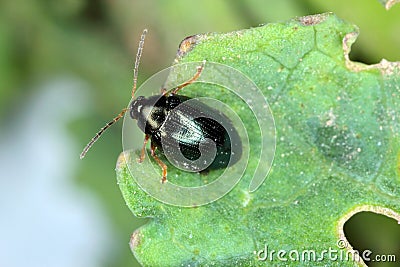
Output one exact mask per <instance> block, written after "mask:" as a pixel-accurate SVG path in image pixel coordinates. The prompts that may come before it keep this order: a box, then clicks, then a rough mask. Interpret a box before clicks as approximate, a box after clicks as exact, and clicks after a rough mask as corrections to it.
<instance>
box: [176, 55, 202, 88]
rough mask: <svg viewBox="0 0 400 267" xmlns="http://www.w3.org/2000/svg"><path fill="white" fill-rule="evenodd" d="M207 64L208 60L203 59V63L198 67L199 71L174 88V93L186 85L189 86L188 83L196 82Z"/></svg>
mask: <svg viewBox="0 0 400 267" xmlns="http://www.w3.org/2000/svg"><path fill="white" fill-rule="evenodd" d="M205 65H206V61H205V60H203V62H202V64H201V65H200V66H198V67H197V72H196V73H195V75H194V76H193V77H192V78H190V79H189V80H187V81H186V82H184V83H182V84H181V85H179V86H178V87H176V88H174V89H172V93H173V94H176V93H177V92H178V91H179V90H181V89H182V88H183V87H185V86H187V85H189V84H192V83H194V82H195V81H196V80H197V79H198V78H199V77H200V74H201V72H202V71H203V69H204V66H205Z"/></svg>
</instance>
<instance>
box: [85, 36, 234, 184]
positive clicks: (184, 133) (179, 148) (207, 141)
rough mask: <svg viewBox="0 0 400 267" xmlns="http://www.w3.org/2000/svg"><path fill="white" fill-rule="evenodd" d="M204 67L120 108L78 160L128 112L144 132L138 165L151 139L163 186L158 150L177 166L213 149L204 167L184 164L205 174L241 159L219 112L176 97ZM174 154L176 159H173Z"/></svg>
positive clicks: (228, 125)
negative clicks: (173, 84)
mask: <svg viewBox="0 0 400 267" xmlns="http://www.w3.org/2000/svg"><path fill="white" fill-rule="evenodd" d="M146 33H147V30H146V29H145V30H144V31H143V34H142V36H141V40H140V42H139V48H138V51H137V55H136V61H135V68H134V80H133V88H132V98H133V97H134V93H135V90H136V84H137V70H138V67H139V61H140V57H141V54H142V50H143V44H144V38H145V35H146ZM204 66H205V61H203V64H202V65H201V66H199V67H197V72H196V74H195V75H194V76H193V77H192V78H191V79H189V80H188V81H186V82H184V83H183V84H181V85H179V86H177V87H175V88H173V89H171V90H169V91H167V90H166V89H161V94H160V95H155V96H150V97H143V96H139V97H137V98H136V99H135V100H133V101H132V103H131V105H130V107H129V108H125V109H123V110H122V111H121V113H120V114H118V116H116V117H115V118H114V119H113V120H112V121H110V122H109V123H107V124H106V125H105V126H104V127H103V128H101V129H100V131H99V132H98V133H97V134H96V135H95V136H94V137H93V138H92V140H91V141H90V142H89V143H88V144H87V145H86V147H85V148H84V149H83V151H82V153H81V155H80V158H81V159H82V158H83V157H84V156H85V155H86V153H87V151H88V150H89V149H90V147H91V146H92V145H93V144H94V142H96V141H97V139H98V138H99V137H100V136H101V134H102V133H103V132H104V131H105V130H106V129H107V128H109V127H110V126H111V125H112V124H114V123H115V122H117V121H118V120H119V119H121V118H122V117H123V115H124V114H125V112H127V111H129V112H130V116H131V117H132V119H135V120H137V124H138V126H139V128H140V129H141V130H142V131H143V132H144V133H145V139H144V143H143V147H142V151H141V155H140V158H139V162H141V161H143V160H144V157H145V148H146V144H147V142H148V140H149V139H150V140H151V155H152V157H153V158H154V160H155V161H156V162H157V163H158V165H159V166H160V167H161V168H162V171H163V173H162V179H161V182H162V183H164V182H166V181H167V166H166V165H165V163H164V162H163V161H162V160H161V159H160V158H159V157H158V156H157V155H156V150H157V149H159V150H160V151H162V152H164V154H167V153H168V155H170V156H172V159H173V160H174V161H175V160H177V161H178V162H176V163H179V159H178V158H180V159H182V157H181V156H180V157H178V155H183V157H184V158H185V159H187V160H188V161H189V162H191V161H196V160H198V159H199V158H200V157H201V155H202V151H203V152H204V151H208V150H211V149H212V148H214V149H215V150H214V152H215V154H214V157H213V158H211V159H210V158H205V159H203V158H202V160H201V164H200V165H202V166H205V167H201V166H199V165H196V164H190V163H189V164H187V166H186V169H189V170H191V171H199V172H207V171H209V170H212V169H219V168H225V167H227V166H228V165H232V164H234V163H236V162H237V161H238V160H239V159H240V157H241V153H242V148H241V145H242V144H241V141H240V137H239V134H238V133H237V131H236V129H235V128H234V126H233V124H232V123H231V121H230V120H229V119H228V118H227V117H226V116H225V115H224V114H223V113H222V112H220V111H218V110H216V109H213V108H211V107H209V106H207V105H205V104H203V103H202V102H200V101H198V100H195V99H192V98H189V97H187V96H183V95H178V94H177V92H178V91H179V90H181V89H182V88H184V87H185V86H187V85H189V84H191V83H193V82H195V81H196V80H197V79H198V78H199V77H200V75H201V72H202V71H203V69H204ZM189 100H190V101H189ZM189 103H190V104H189ZM224 126H225V127H224ZM233 151H235V153H234V152H233ZM174 155H176V156H177V157H176V158H175V156H174ZM169 159H171V158H169Z"/></svg>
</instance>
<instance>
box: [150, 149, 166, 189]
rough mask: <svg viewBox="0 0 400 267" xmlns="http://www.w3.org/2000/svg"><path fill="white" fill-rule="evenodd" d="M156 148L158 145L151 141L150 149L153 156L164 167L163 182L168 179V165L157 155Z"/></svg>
mask: <svg viewBox="0 0 400 267" xmlns="http://www.w3.org/2000/svg"><path fill="white" fill-rule="evenodd" d="M156 150H157V147H156V146H155V145H154V144H153V143H151V150H150V151H151V156H152V157H153V159H154V160H155V161H156V162H157V163H158V165H159V166H160V167H161V169H162V178H161V183H165V182H166V181H167V165H165V163H164V162H162V160H161V159H160V158H159V157H158V156H157V155H156Z"/></svg>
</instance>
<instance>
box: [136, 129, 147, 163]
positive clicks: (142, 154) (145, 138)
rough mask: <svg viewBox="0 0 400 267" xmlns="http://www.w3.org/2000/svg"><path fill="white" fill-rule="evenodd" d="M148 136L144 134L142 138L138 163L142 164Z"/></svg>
mask: <svg viewBox="0 0 400 267" xmlns="http://www.w3.org/2000/svg"><path fill="white" fill-rule="evenodd" d="M149 138H150V135H148V134H146V135H145V136H144V141H143V147H142V151H141V152H140V158H139V159H138V162H139V163H142V162H143V160H144V157H145V152H146V145H147V142H148V141H149Z"/></svg>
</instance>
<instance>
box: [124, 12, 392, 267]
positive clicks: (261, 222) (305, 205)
mask: <svg viewBox="0 0 400 267" xmlns="http://www.w3.org/2000/svg"><path fill="white" fill-rule="evenodd" d="M357 33H358V29H357V27H356V26H354V25H351V24H349V23H347V22H344V21H342V20H341V19H339V18H337V17H336V16H335V15H333V14H330V13H329V14H320V15H314V16H308V17H302V18H296V19H293V20H290V21H287V22H283V23H272V24H267V25H264V26H260V27H257V28H252V29H247V30H241V31H237V32H233V33H227V34H216V33H211V34H202V35H196V36H193V37H190V38H187V39H185V40H184V41H183V42H182V44H181V47H180V50H179V52H178V56H177V62H178V63H183V62H193V61H202V60H204V59H205V60H207V61H208V62H218V63H223V64H226V65H228V66H231V67H233V68H236V69H238V70H240V71H241V72H242V73H244V74H245V75H247V76H248V77H249V78H250V79H251V80H253V81H254V83H255V84H256V85H257V86H258V87H259V88H260V89H261V91H262V92H263V94H264V96H265V98H266V99H267V100H268V102H269V104H270V107H271V110H272V113H273V115H274V119H275V124H276V130H277V144H276V154H275V159H274V162H273V166H272V170H271V172H270V173H269V175H268V177H267V179H266V180H265V182H264V183H263V184H262V185H261V187H260V188H259V189H258V190H257V191H255V192H253V193H250V192H249V191H248V186H249V181H250V179H251V174H252V172H251V171H250V170H254V168H255V166H254V164H255V162H257V160H258V159H257V155H258V154H257V153H256V152H257V146H258V145H257V142H259V139H257V138H252V136H253V135H254V136H257V135H258V134H259V132H257V130H256V127H253V126H252V124H251V123H250V125H249V128H248V131H249V132H248V134H249V137H250V145H251V147H252V148H254V149H253V150H252V152H251V153H250V164H249V166H248V169H249V170H246V173H245V175H244V177H243V179H242V180H241V181H240V182H239V183H238V184H237V186H236V187H235V188H234V189H233V190H232V191H231V192H230V193H229V194H227V195H225V196H224V197H222V198H221V199H219V200H217V201H215V202H213V203H211V204H209V205H205V206H200V207H193V208H182V207H175V206H171V205H167V204H164V203H161V202H159V201H157V200H155V199H153V198H152V197H151V196H149V195H147V194H146V193H145V192H143V190H141V188H140V187H139V186H138V185H137V184H136V182H135V180H134V179H133V178H132V177H131V175H130V172H129V170H128V168H127V162H129V161H131V160H136V158H137V154H135V153H133V152H124V153H123V154H121V156H120V158H119V160H118V162H117V168H116V172H117V178H118V183H119V186H120V188H121V191H122V194H123V196H124V198H125V200H126V203H127V205H128V207H129V208H130V209H131V210H132V212H133V214H134V215H135V216H139V217H151V218H152V219H151V221H150V222H149V223H148V224H147V225H145V226H144V227H142V228H140V229H138V230H137V231H136V232H135V233H134V234H133V236H132V239H131V247H132V250H133V252H134V254H135V256H136V257H137V259H138V260H139V262H141V263H142V264H143V266H258V265H260V266H265V264H266V263H265V262H263V261H259V260H258V259H257V255H256V254H255V252H257V251H260V250H262V249H264V248H265V247H266V246H267V247H268V250H269V251H271V250H275V251H279V250H285V251H286V252H287V254H286V255H285V257H286V259H287V262H282V261H279V259H277V255H276V254H275V255H274V256H273V257H274V260H273V261H272V263H273V264H277V265H279V264H295V265H296V264H299V265H305V266H354V263H353V262H351V261H338V260H336V261H333V260H330V259H329V258H328V256H327V255H325V256H324V257H323V258H322V259H321V253H323V251H324V250H328V249H329V248H332V249H336V250H339V248H338V246H337V242H338V240H340V239H344V238H345V237H344V235H343V230H342V227H343V223H344V222H345V220H346V219H347V218H348V217H349V216H350V215H351V214H353V213H354V212H358V211H362V210H371V211H374V212H377V213H382V214H385V215H387V216H390V217H393V218H395V219H397V220H398V221H400V215H399V214H400V138H399V132H400V119H399V116H400V80H399V69H400V67H399V64H398V63H391V62H387V61H385V60H383V61H382V62H381V63H379V64H377V65H373V66H368V65H364V64H362V63H355V62H351V61H350V60H349V59H348V53H349V52H350V46H351V44H352V43H353V42H354V41H355V39H356V37H357ZM183 91H184V92H183ZM183 91H182V93H181V94H184V95H187V96H190V97H194V96H199V95H207V96H209V97H213V98H216V99H225V100H226V101H227V102H228V103H229V104H230V106H231V107H232V108H233V109H234V110H235V111H236V112H238V114H240V116H241V118H242V119H243V120H244V121H246V119H247V116H251V114H250V115H249V114H247V113H245V112H242V109H241V106H242V105H245V104H244V103H243V101H241V100H240V99H239V100H238V99H236V98H234V96H230V95H227V94H226V92H224V91H223V90H208V91H207V90H206V89H205V87H204V86H200V85H197V84H192V85H190V86H188V87H187V88H185V89H184V90H183ZM231 97H232V99H231ZM249 120H250V117H249ZM144 164H146V163H144ZM148 167H149V166H145V165H144V166H143V169H146V168H148ZM168 171H169V172H168V177H169V179H171V181H172V182H179V181H185V183H186V185H191V183H193V184H196V183H199V182H200V183H205V180H206V179H207V175H206V176H201V175H198V174H197V173H188V172H182V171H179V170H176V169H174V168H173V167H169V169H168ZM213 173H214V172H213V171H212V172H210V174H209V175H211V176H212V175H213ZM215 173H217V172H215ZM160 175H161V171H160ZM170 177H171V178H170ZM157 179H159V177H157ZM291 250H297V251H298V252H299V254H300V256H301V253H302V251H304V250H314V251H315V252H316V253H317V255H316V258H317V259H319V260H320V261H316V260H315V261H314V260H308V261H307V260H306V261H301V259H297V260H296V261H294V260H292V259H291V258H289V254H288V253H289V251H291ZM339 251H340V250H339ZM292 256H293V257H294V258H296V255H292ZM269 260H270V259H267V260H266V261H269Z"/></svg>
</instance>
